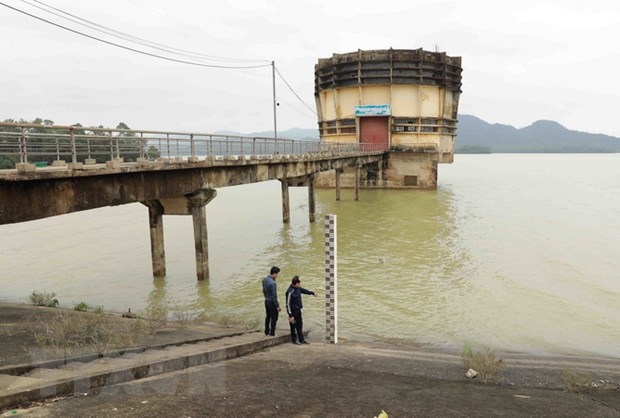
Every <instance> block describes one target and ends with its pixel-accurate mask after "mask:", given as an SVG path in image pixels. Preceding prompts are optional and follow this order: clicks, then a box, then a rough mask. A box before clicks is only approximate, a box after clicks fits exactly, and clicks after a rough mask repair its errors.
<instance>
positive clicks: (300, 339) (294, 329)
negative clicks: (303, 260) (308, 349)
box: [285, 276, 316, 344]
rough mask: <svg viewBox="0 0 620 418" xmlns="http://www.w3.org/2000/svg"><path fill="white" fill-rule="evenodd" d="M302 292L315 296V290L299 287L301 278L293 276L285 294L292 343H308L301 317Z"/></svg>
mask: <svg viewBox="0 0 620 418" xmlns="http://www.w3.org/2000/svg"><path fill="white" fill-rule="evenodd" d="M302 293H304V294H306V295H312V296H315V297H316V293H315V292H313V291H311V290H307V289H304V288H303V287H301V279H300V278H299V276H294V277H293V280H291V285H290V286H289V287H288V289H287V290H286V294H285V296H286V312H287V313H288V322H289V324H290V326H291V339H292V340H293V344H310V343H309V342H308V341H306V340H305V338H304V327H303V324H304V323H303V320H302V318H301V310H302V309H303V307H304V306H303V304H302V302H301V294H302Z"/></svg>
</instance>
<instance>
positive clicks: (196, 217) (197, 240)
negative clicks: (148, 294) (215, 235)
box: [142, 189, 217, 280]
mask: <svg viewBox="0 0 620 418" xmlns="http://www.w3.org/2000/svg"><path fill="white" fill-rule="evenodd" d="M215 196H217V192H216V191H215V190H214V189H202V190H198V191H196V192H195V193H190V194H187V195H183V196H177V197H171V198H163V199H156V200H149V201H143V202H142V204H144V205H145V206H147V207H148V208H149V226H150V231H151V258H152V262H153V276H154V277H164V276H165V275H166V255H165V250H164V224H163V215H191V216H192V220H193V224H194V248H195V251H196V277H197V278H198V280H206V279H208V278H209V241H208V236H207V216H206V211H205V206H206V205H207V204H208V203H209V202H210V201H211V200H213V199H214V198H215Z"/></svg>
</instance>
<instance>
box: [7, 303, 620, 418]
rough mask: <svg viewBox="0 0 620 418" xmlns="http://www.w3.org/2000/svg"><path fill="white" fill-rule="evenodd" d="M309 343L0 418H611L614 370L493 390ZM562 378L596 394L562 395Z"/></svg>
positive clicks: (588, 370)
mask: <svg viewBox="0 0 620 418" xmlns="http://www.w3.org/2000/svg"><path fill="white" fill-rule="evenodd" d="M2 310H3V309H1V307H0V318H2ZM184 332H186V333H187V332H190V331H187V330H186V331H184ZM312 337H313V335H312V334H311V335H310V339H309V340H310V341H311V342H312V344H310V345H302V346H299V345H293V344H290V343H286V344H281V345H278V346H274V347H270V348H266V349H263V350H262V351H259V352H256V353H254V354H250V355H246V356H243V357H239V358H236V359H231V360H225V361H221V362H217V363H210V364H205V365H201V366H197V367H192V368H189V369H185V370H182V371H176V372H172V373H168V374H164V375H159V376H154V377H147V378H145V379H140V380H135V381H130V382H127V383H122V384H117V385H106V386H103V387H101V388H99V389H95V390H93V391H91V392H89V393H81V394H80V393H78V394H75V395H73V396H71V397H67V398H62V399H58V400H57V401H56V402H50V401H48V402H45V403H41V404H39V405H37V406H34V407H30V408H27V409H11V410H7V411H4V413H3V414H2V413H0V416H15V415H24V416H33V417H73V416H75V417H78V416H79V417H82V416H97V417H143V416H166V417H172V416H174V417H197V416H213V417H228V416H231V417H234V416H238V417H255V416H282V417H289V416H299V417H314V416H317V417H349V416H351V417H374V416H376V415H378V414H379V413H380V412H381V410H385V411H386V412H387V413H388V414H389V416H390V417H402V416H424V417H427V416H450V417H453V416H474V417H477V416H480V417H483V416H484V417H487V416H567V417H570V416H575V417H620V391H619V390H618V383H620V360H605V359H587V358H566V357H564V358H551V357H546V358H540V357H530V356H524V355H503V356H502V357H503V359H504V364H505V368H504V373H503V375H502V377H501V379H500V380H499V384H482V383H481V382H479V381H477V380H475V379H474V380H470V379H467V378H465V377H464V373H465V371H466V369H465V367H464V366H463V364H462V361H461V358H460V355H458V354H457V353H440V352H428V351H421V350H416V349H413V348H410V347H404V346H388V345H379V344H358V343H354V342H347V341H344V342H342V343H340V344H338V345H329V344H325V343H320V342H319V341H316V340H315V341H313V338H312ZM563 370H573V371H578V372H580V373H583V374H585V375H588V376H589V377H590V380H591V382H593V383H596V385H597V387H593V386H589V387H587V388H582V389H580V392H578V393H575V392H567V391H564V390H562V387H563V385H564V384H565V383H564V382H563V380H562V377H561V373H562V371H563Z"/></svg>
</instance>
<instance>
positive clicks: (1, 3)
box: [0, 2, 271, 69]
mask: <svg viewBox="0 0 620 418" xmlns="http://www.w3.org/2000/svg"><path fill="white" fill-rule="evenodd" d="M0 5H1V6H4V7H7V8H9V9H12V10H15V11H16V12H19V13H22V14H24V15H26V16H29V17H32V18H33V19H37V20H40V21H42V22H45V23H48V24H50V25H53V26H56V27H58V28H61V29H64V30H66V31H69V32H73V33H75V34H78V35H81V36H84V37H86V38H90V39H93V40H95V41H98V42H102V43H105V44H108V45H112V46H115V47H117V48H121V49H125V50H128V51H132V52H135V53H138V54H142V55H147V56H149V57H154V58H159V59H163V60H167V61H172V62H178V63H182V64H189V65H195V66H198V67H207V68H222V69H244V68H261V67H268V66H270V65H271V64H262V65H246V66H228V65H213V64H203V63H199V62H192V61H187V60H181V59H177V58H170V57H165V56H163V55H158V54H153V53H151V52H146V51H142V50H139V49H135V48H132V47H129V46H125V45H121V44H118V43H115V42H112V41H107V40H105V39H101V38H98V37H96V36H92V35H89V34H87V33H84V32H80V31H78V30H75V29H71V28H68V27H66V26H63V25H61V24H58V23H55V22H52V21H50V20H47V19H45V18H42V17H40V16H36V15H34V14H31V13H28V12H26V11H24V10H21V9H18V8H16V7H13V6H9V5H8V4H6V3H3V2H0Z"/></svg>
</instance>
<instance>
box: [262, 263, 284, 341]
mask: <svg viewBox="0 0 620 418" xmlns="http://www.w3.org/2000/svg"><path fill="white" fill-rule="evenodd" d="M278 274H280V269H279V268H278V267H276V266H273V267H272V268H271V271H270V272H269V276H266V277H265V278H264V279H263V295H265V335H270V336H272V337H275V336H276V323H277V322H278V312H280V304H279V303H278V287H277V285H276V279H277V278H278Z"/></svg>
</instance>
